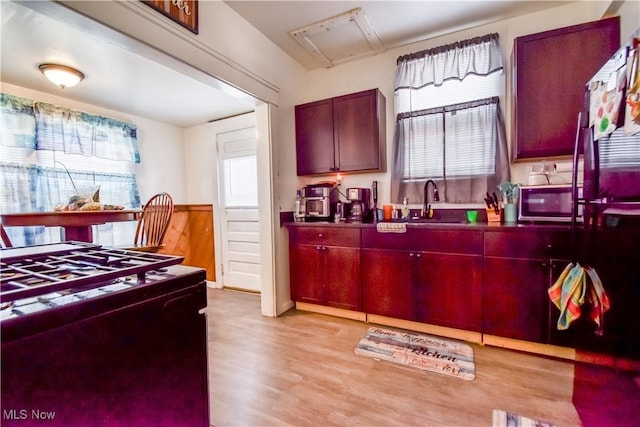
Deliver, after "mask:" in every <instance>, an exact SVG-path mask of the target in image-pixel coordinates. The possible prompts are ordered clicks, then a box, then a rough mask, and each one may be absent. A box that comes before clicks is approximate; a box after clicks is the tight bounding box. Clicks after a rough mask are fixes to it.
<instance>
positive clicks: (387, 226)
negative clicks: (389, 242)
mask: <svg viewBox="0 0 640 427" xmlns="http://www.w3.org/2000/svg"><path fill="white" fill-rule="evenodd" d="M376 230H378V232H379V233H406V232H407V224H406V223H404V222H379V223H377V224H376Z"/></svg>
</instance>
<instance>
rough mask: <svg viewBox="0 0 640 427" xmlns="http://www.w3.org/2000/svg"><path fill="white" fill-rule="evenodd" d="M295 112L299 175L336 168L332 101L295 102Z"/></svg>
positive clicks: (324, 171) (330, 170)
mask: <svg viewBox="0 0 640 427" xmlns="http://www.w3.org/2000/svg"><path fill="white" fill-rule="evenodd" d="M295 115H296V163H297V170H298V175H312V174H318V173H329V172H332V171H334V170H335V155H334V145H333V101H332V100H331V99H325V100H322V101H316V102H311V103H309V104H303V105H296V107H295Z"/></svg>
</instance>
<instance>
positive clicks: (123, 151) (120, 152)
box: [0, 93, 141, 246]
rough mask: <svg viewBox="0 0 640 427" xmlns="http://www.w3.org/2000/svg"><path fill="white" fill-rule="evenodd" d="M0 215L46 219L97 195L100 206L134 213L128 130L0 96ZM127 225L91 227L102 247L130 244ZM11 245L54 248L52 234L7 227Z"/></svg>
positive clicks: (133, 138)
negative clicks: (44, 214)
mask: <svg viewBox="0 0 640 427" xmlns="http://www.w3.org/2000/svg"><path fill="white" fill-rule="evenodd" d="M0 125H1V126H2V134H1V135H0V209H1V210H2V212H3V213H8V212H34V211H36V212H38V211H50V210H53V209H54V208H55V207H56V206H63V205H67V204H68V202H69V199H70V197H71V196H73V195H75V194H88V193H91V192H93V191H95V189H96V188H98V187H99V197H100V200H99V201H100V202H101V203H102V204H111V205H119V206H124V207H125V208H139V207H140V205H141V203H140V196H139V193H138V185H137V182H136V176H135V164H136V163H139V162H140V155H139V151H138V144H137V135H136V126H135V125H134V124H131V123H126V122H122V121H119V120H115V119H111V118H107V117H102V116H97V115H91V114H87V113H83V112H79V111H74V110H70V109H68V108H64V107H60V106H56V105H52V104H47V103H43V102H34V101H33V100H30V99H27V98H21V97H17V96H13V95H8V94H4V93H2V94H0ZM135 226H136V224H135V223H131V222H128V223H127V222H124V223H111V224H104V225H100V226H95V227H94V240H95V242H96V243H99V244H103V245H121V244H128V243H131V239H132V238H133V237H132V236H133V235H134V233H135ZM8 232H9V236H10V238H11V240H12V242H13V244H14V245H16V246H19V245H29V244H42V243H50V242H56V241H60V238H61V235H60V229H59V228H57V227H11V228H8Z"/></svg>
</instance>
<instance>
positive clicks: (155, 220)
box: [127, 193, 173, 252]
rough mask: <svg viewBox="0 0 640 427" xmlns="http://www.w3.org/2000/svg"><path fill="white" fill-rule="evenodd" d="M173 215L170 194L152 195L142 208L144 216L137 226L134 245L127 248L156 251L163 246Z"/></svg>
mask: <svg viewBox="0 0 640 427" xmlns="http://www.w3.org/2000/svg"><path fill="white" fill-rule="evenodd" d="M172 215H173V199H172V198H171V196H170V195H169V194H167V193H158V194H156V195H155V196H153V197H151V198H150V199H149V201H148V202H147V204H146V205H144V208H143V209H142V216H141V217H140V220H139V221H138V226H137V227H136V235H135V238H134V246H133V247H130V248H127V249H130V250H135V251H143V252H156V251H158V250H159V249H160V248H162V246H163V243H162V242H163V239H164V235H165V233H166V232H167V228H169V221H170V220H171V216H172Z"/></svg>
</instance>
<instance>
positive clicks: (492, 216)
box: [487, 208, 502, 222]
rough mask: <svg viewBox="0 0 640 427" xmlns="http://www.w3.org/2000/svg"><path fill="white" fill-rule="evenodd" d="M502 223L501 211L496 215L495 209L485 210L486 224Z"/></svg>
mask: <svg viewBox="0 0 640 427" xmlns="http://www.w3.org/2000/svg"><path fill="white" fill-rule="evenodd" d="M501 221H502V209H500V210H499V211H498V213H496V211H495V209H490V208H487V222H501Z"/></svg>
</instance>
